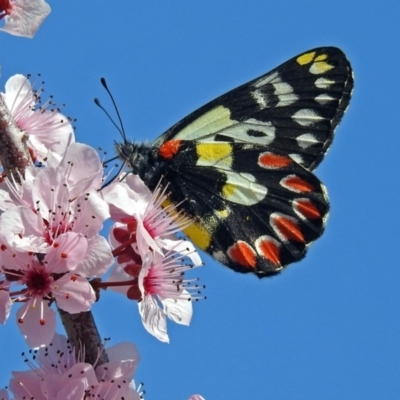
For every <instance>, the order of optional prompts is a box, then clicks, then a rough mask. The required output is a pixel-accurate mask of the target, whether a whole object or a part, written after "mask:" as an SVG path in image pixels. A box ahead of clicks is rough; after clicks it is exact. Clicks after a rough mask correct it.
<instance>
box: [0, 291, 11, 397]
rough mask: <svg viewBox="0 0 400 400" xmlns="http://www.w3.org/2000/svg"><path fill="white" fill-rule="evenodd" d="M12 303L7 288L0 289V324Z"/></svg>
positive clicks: (6, 315) (7, 315)
mask: <svg viewBox="0 0 400 400" xmlns="http://www.w3.org/2000/svg"><path fill="white" fill-rule="evenodd" d="M12 305H13V302H12V301H11V298H10V294H9V292H8V290H1V289H0V324H4V323H5V322H6V321H7V319H8V317H9V316H10V310H11V307H12ZM0 398H1V397H0Z"/></svg>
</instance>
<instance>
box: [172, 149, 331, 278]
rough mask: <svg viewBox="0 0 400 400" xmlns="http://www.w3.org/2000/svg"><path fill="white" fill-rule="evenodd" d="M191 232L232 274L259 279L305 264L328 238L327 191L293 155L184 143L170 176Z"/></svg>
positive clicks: (188, 232) (188, 230) (195, 239)
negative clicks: (313, 249)
mask: <svg viewBox="0 0 400 400" xmlns="http://www.w3.org/2000/svg"><path fill="white" fill-rule="evenodd" d="M164 172H165V176H164V182H168V185H169V186H168V187H169V191H170V200H171V201H172V202H173V203H175V204H179V203H181V204H180V206H179V207H180V208H181V209H183V210H184V212H185V213H186V214H187V215H188V216H189V217H191V218H192V219H193V221H194V222H193V224H192V225H191V226H190V227H189V228H187V229H186V230H185V233H186V234H187V235H188V236H189V238H190V239H191V240H192V241H193V242H194V243H195V244H196V245H197V246H199V247H200V248H201V249H203V250H205V251H207V252H208V253H210V254H211V255H212V256H213V257H214V258H216V259H217V260H219V261H220V262H221V263H223V264H225V265H227V266H228V267H230V268H232V269H234V270H236V271H239V272H242V273H247V272H253V273H255V274H257V275H258V276H259V277H264V276H270V275H274V274H276V273H278V272H279V271H280V270H281V269H282V268H284V267H285V266H286V265H287V264H289V263H292V262H295V261H299V260H300V259H302V258H303V257H304V255H305V253H306V250H307V247H308V246H309V244H310V243H312V242H313V241H314V240H316V239H317V238H318V237H319V236H320V235H321V234H322V232H323V229H324V225H325V220H326V217H327V213H328V209H329V206H328V200H327V196H326V192H325V188H324V186H323V185H322V184H321V183H320V181H319V180H318V179H317V178H316V177H315V176H314V175H313V174H312V173H311V172H310V171H308V170H306V169H305V168H303V167H302V166H300V165H299V164H297V163H296V162H295V161H294V160H293V159H292V158H291V157H289V156H288V155H287V154H283V153H277V152H270V151H269V149H268V148H265V147H262V146H259V145H249V144H246V143H227V142H201V143H196V142H181V145H180V147H179V148H178V149H176V152H175V154H174V157H172V158H170V159H169V162H168V163H167V165H166V168H165V169H164Z"/></svg>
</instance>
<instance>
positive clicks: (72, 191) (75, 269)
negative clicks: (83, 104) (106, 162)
mask: <svg viewBox="0 0 400 400" xmlns="http://www.w3.org/2000/svg"><path fill="white" fill-rule="evenodd" d="M40 93H41V92H40V91H33V90H32V87H31V85H30V83H29V81H28V80H27V78H24V77H22V76H21V75H16V76H14V77H12V78H10V79H9V80H8V82H7V83H6V91H5V93H1V96H0V101H2V102H3V103H4V104H5V106H6V108H7V112H8V115H7V116H6V119H7V120H9V121H12V122H13V123H14V124H15V125H16V126H17V127H18V128H19V131H18V130H17V132H16V133H15V132H14V133H13V135H14V136H16V137H11V138H10V141H15V142H20V141H21V140H22V138H23V137H26V136H27V139H26V140H27V147H28V149H29V154H30V155H32V163H31V164H30V165H28V166H26V167H25V168H24V170H23V171H21V170H20V171H17V175H15V173H14V174H10V173H8V172H7V171H5V172H3V179H2V182H1V183H0V213H1V215H0V227H1V229H0V250H1V251H0V267H1V275H2V276H1V279H0V322H1V323H4V322H5V321H6V320H7V318H8V316H9V313H10V309H11V307H12V306H13V305H14V304H16V303H20V304H22V307H20V308H19V310H18V312H17V318H18V326H19V329H20V331H21V333H22V334H23V335H24V336H25V338H26V341H27V343H28V345H29V346H31V347H33V348H34V347H40V346H43V345H48V344H49V343H50V341H51V340H52V338H53V335H54V332H55V323H56V322H55V320H56V318H55V312H54V311H53V310H52V308H51V304H52V303H53V302H55V303H56V304H57V307H59V308H61V309H62V310H64V311H66V312H68V313H71V314H76V313H80V312H83V311H88V310H90V308H91V305H92V304H93V303H94V302H95V301H96V294H95V290H99V289H101V288H107V287H112V288H115V289H116V290H117V291H120V292H122V293H124V294H125V295H126V296H127V297H128V298H129V299H131V300H135V301H136V302H137V303H138V305H139V312H140V315H141V317H142V320H143V323H144V326H145V328H146V329H147V330H148V331H149V332H150V333H151V334H153V335H154V336H155V337H157V338H158V339H159V340H161V341H164V342H168V340H169V339H168V335H167V331H166V316H167V317H169V318H170V319H171V320H173V321H175V322H177V323H179V324H183V325H188V324H189V323H190V319H191V316H192V302H191V299H192V295H193V294H194V295H195V296H196V295H197V291H198V285H197V283H196V282H197V281H196V280H194V281H192V280H187V279H185V278H184V272H185V271H186V270H187V269H190V268H193V267H196V266H200V265H201V264H202V263H201V259H200V257H199V255H198V253H197V252H196V250H195V249H194V247H193V245H192V244H191V243H189V242H187V241H186V240H182V239H177V238H176V236H175V234H176V233H177V232H178V231H179V230H180V229H182V228H184V227H185V226H187V225H188V224H189V223H190V221H188V220H187V219H186V218H185V217H184V216H182V215H180V214H179V213H177V212H176V210H175V209H174V208H173V207H172V209H171V206H166V208H164V209H163V208H162V207H161V206H162V204H163V203H164V202H165V201H166V200H167V195H166V193H165V190H161V189H156V190H155V191H154V193H152V192H150V190H149V189H148V188H147V187H146V186H145V184H144V183H143V182H142V181H141V179H140V178H139V177H138V176H135V175H132V174H130V175H128V176H125V175H124V179H121V180H120V179H116V180H115V181H114V182H111V183H110V184H109V185H107V186H106V187H104V188H102V187H103V186H104V176H103V175H104V171H103V163H102V162H101V160H100V158H99V155H98V153H97V152H96V151H95V150H94V149H92V148H91V147H89V146H88V145H85V144H82V143H76V142H75V138H74V134H73V128H72V126H71V123H70V121H69V119H68V118H66V117H65V116H64V115H62V114H61V113H60V112H59V111H58V110H57V109H55V110H52V111H51V110H49V109H47V107H48V105H47V104H46V105H42V106H40V107H39V106H38V105H37V104H36V102H37V100H38V99H40ZM7 134H9V132H7V131H6V132H2V135H4V136H7ZM18 135H20V136H19V137H18ZM10 136H12V135H10ZM12 152H13V148H12V147H10V149H9V151H8V154H9V155H10V153H11V157H12ZM171 215H174V216H171ZM108 218H111V219H112V220H113V221H115V223H114V225H113V226H112V228H111V231H110V235H109V236H110V243H111V245H110V243H109V242H108V241H107V240H106V239H105V238H104V237H103V236H101V235H100V231H101V230H102V228H103V224H104V222H105V220H106V219H108ZM111 246H112V247H113V249H112V247H111ZM114 257H116V263H115V265H114V267H113V270H112V272H111V275H110V277H109V279H108V282H100V281H99V279H98V278H99V277H101V276H102V275H104V274H105V273H106V272H107V271H108V270H109V268H110V266H111V265H112V264H113V263H114Z"/></svg>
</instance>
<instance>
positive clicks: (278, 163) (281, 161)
mask: <svg viewBox="0 0 400 400" xmlns="http://www.w3.org/2000/svg"><path fill="white" fill-rule="evenodd" d="M291 163H292V159H291V158H289V157H285V156H281V155H279V154H274V153H270V152H266V153H261V154H260V155H259V157H258V164H259V165H260V167H263V168H270V169H279V168H285V167H287V166H288V165H290V164H291Z"/></svg>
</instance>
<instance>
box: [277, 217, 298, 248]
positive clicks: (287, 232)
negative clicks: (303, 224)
mask: <svg viewBox="0 0 400 400" xmlns="http://www.w3.org/2000/svg"><path fill="white" fill-rule="evenodd" d="M274 222H275V226H276V228H277V229H278V230H279V232H280V234H281V235H282V236H283V237H284V238H286V239H287V240H293V241H295V242H303V243H304V236H303V234H302V233H301V230H300V229H299V227H298V225H297V224H296V222H294V221H292V220H290V219H289V218H285V217H275V218H274Z"/></svg>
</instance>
